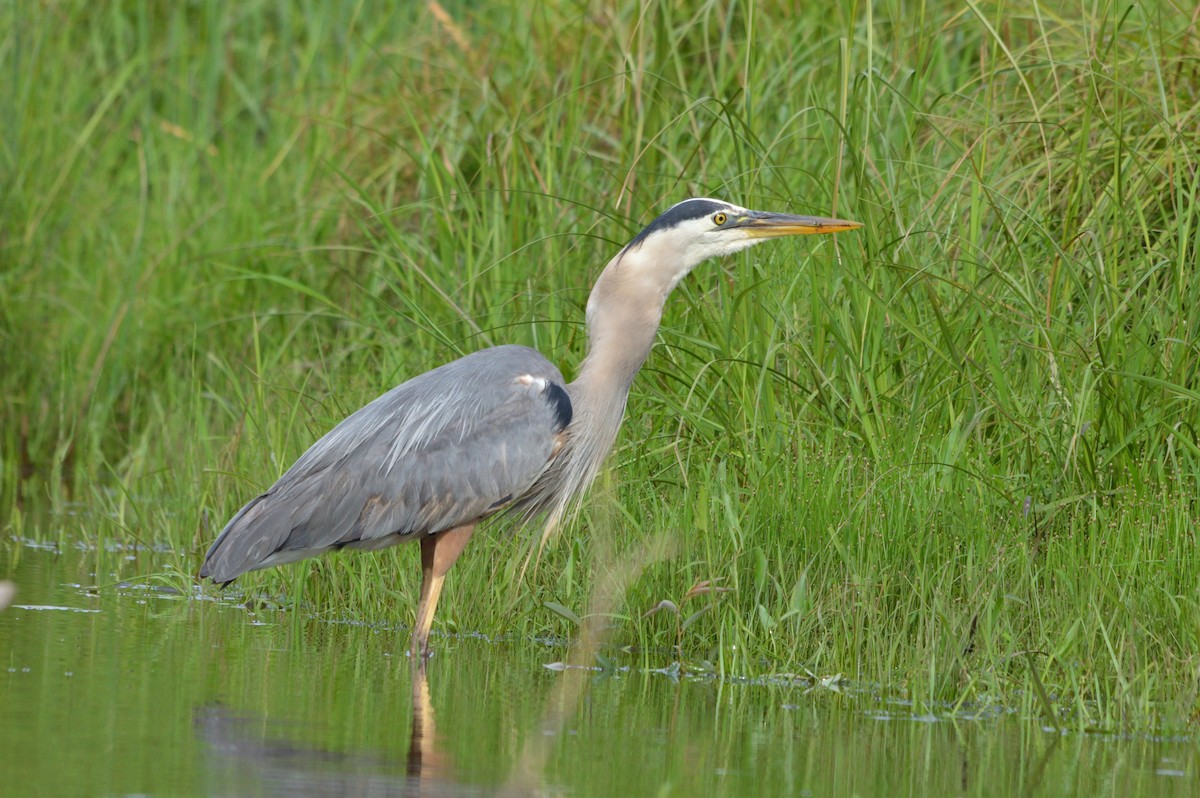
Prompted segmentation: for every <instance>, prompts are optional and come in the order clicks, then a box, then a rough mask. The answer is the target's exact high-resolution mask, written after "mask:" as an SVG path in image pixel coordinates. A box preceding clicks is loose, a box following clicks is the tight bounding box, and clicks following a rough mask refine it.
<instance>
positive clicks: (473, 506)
mask: <svg viewBox="0 0 1200 798" xmlns="http://www.w3.org/2000/svg"><path fill="white" fill-rule="evenodd" d="M563 386H564V380H563V377H562V374H561V373H560V372H559V370H558V369H557V368H556V367H555V366H554V364H552V363H550V362H549V361H548V360H546V358H544V357H543V356H542V355H541V354H539V353H538V352H537V351H535V350H533V349H529V348H528V347H524V346H512V345H507V346H497V347H492V348H491V349H484V350H481V351H479V352H475V353H473V354H470V355H467V356H465V357H462V358H459V359H458V360H455V361H452V362H450V363H447V364H445V365H444V366H441V367H439V368H436V369H434V370H432V371H428V372H426V373H424V374H421V375H420V376H417V377H414V378H412V379H411V380H408V381H407V382H405V383H402V384H401V385H399V386H397V387H395V388H393V389H392V390H390V391H388V392H387V393H385V394H383V395H382V396H380V397H379V398H378V399H376V400H375V401H373V402H371V403H370V404H368V405H366V406H365V407H363V408H362V409H360V410H358V411H357V412H355V413H354V414H352V415H351V416H349V417H348V418H346V419H345V420H344V421H342V422H341V423H340V424H338V425H337V426H336V427H334V428H333V429H332V430H330V431H329V432H328V433H327V434H326V435H325V436H324V437H323V438H321V439H320V440H318V441H317V442H316V443H314V444H313V445H312V446H311V447H310V448H309V450H308V451H307V452H305V453H304V454H303V455H301V457H300V459H299V460H297V461H296V463H295V465H293V466H292V467H291V468H290V469H288V471H287V472H286V473H285V474H284V475H283V476H281V477H280V478H279V480H278V481H277V482H276V483H275V484H274V485H272V486H271V487H270V488H269V489H268V490H267V491H266V492H265V493H263V494H262V495H261V496H258V497H257V498H255V499H253V500H251V501H250V502H249V503H248V504H247V505H246V506H245V507H243V508H242V509H241V511H240V512H238V513H237V515H235V516H234V517H233V519H232V520H230V522H229V523H228V524H227V525H226V526H225V529H224V530H223V531H222V532H221V534H220V536H219V537H218V538H217V539H216V541H215V542H214V543H213V544H212V546H211V547H210V548H209V550H208V554H207V555H206V557H205V561H204V565H203V566H202V567H201V569H200V576H201V577H211V578H212V579H213V580H214V581H217V582H229V581H230V580H232V579H234V578H236V577H237V576H239V575H241V574H243V573H245V572H247V571H251V570H254V569H257V568H266V567H269V566H272V565H278V564H281V563H285V562H292V561H294V560H298V559H303V558H305V557H311V556H314V555H316V554H320V553H323V552H325V551H329V550H331V549H338V548H342V547H350V548H363V549H376V548H384V547H386V546H389V545H393V544H395V543H401V542H403V541H404V540H405V539H407V538H410V537H412V536H420V535H430V534H436V533H437V532H441V531H443V530H446V529H452V528H454V527H456V526H459V525H461V524H463V523H465V522H467V521H471V520H474V519H478V518H482V517H485V516H487V515H490V514H492V513H495V512H497V511H498V510H501V509H503V508H504V507H505V506H507V505H508V504H509V503H510V502H511V501H513V499H514V498H516V497H519V496H521V495H523V494H524V493H525V492H526V491H527V490H528V489H529V487H530V486H531V485H532V484H533V483H534V482H535V481H536V480H537V478H538V476H540V475H541V474H542V473H543V472H544V471H545V470H546V467H547V466H548V465H549V463H550V462H551V461H552V459H553V457H554V456H555V455H556V454H557V453H558V451H559V450H560V449H561V447H562V442H563V439H562V434H563V431H564V430H565V429H566V428H567V425H568V424H569V423H570V421H571V404H570V399H569V398H568V396H567V394H566V391H565V389H564V387H563ZM363 464H369V467H366V468H364V467H362V466H363ZM347 466H352V467H347ZM531 509H532V508H531Z"/></svg>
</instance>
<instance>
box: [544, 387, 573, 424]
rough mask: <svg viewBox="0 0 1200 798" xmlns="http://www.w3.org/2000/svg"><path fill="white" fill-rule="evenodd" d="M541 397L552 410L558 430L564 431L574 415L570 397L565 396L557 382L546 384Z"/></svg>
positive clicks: (564, 391)
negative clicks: (544, 398)
mask: <svg viewBox="0 0 1200 798" xmlns="http://www.w3.org/2000/svg"><path fill="white" fill-rule="evenodd" d="M542 396H544V397H546V401H547V402H549V403H550V406H551V407H552V408H553V409H554V421H555V423H556V424H557V425H558V429H560V430H564V429H566V428H567V425H568V424H570V423H571V417H572V415H573V414H574V411H573V410H572V408H571V397H569V396H567V392H566V390H565V389H564V388H563V387H562V386H561V385H559V384H558V383H557V382H547V384H546V389H545V390H544V391H542Z"/></svg>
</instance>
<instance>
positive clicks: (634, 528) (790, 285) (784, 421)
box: [0, 0, 1200, 729]
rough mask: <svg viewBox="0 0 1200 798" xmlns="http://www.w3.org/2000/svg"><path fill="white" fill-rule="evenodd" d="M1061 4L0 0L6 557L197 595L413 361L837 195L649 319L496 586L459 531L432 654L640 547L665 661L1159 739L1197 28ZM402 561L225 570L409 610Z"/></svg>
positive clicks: (537, 611) (1183, 363)
mask: <svg viewBox="0 0 1200 798" xmlns="http://www.w3.org/2000/svg"><path fill="white" fill-rule="evenodd" d="M1049 5H1054V4H1044V3H1034V2H1029V1H1028V0H1015V1H1014V2H975V3H968V4H967V6H962V5H961V4H959V3H951V2H940V3H939V2H931V3H916V4H913V3H900V2H896V1H894V0H884V2H881V3H877V4H875V5H874V6H872V5H870V4H865V3H854V2H849V1H847V2H842V3H839V4H835V6H834V7H832V8H830V7H829V6H828V4H826V5H819V4H818V5H812V4H809V5H807V6H802V7H801V8H800V10H792V6H793V4H791V3H782V2H767V3H758V4H739V3H719V2H709V3H706V4H703V5H701V6H700V7H699V8H698V9H697V10H694V11H693V10H684V7H681V6H680V5H679V4H676V3H650V4H647V5H646V6H645V7H644V8H643V9H641V10H640V11H638V10H636V9H631V10H626V11H613V10H612V9H610V8H609V7H608V6H607V5H606V4H596V5H595V6H589V5H582V4H553V3H551V4H542V5H540V6H539V7H538V8H537V9H536V10H531V9H530V8H528V7H527V6H526V5H524V4H513V5H512V6H511V7H504V6H495V7H493V6H492V4H482V6H483V7H481V8H474V6H473V5H465V6H459V5H457V4H453V3H449V2H447V3H445V4H444V8H442V7H440V6H439V7H438V9H439V13H434V12H433V11H431V10H430V8H429V7H427V6H425V5H424V4H404V3H401V4H384V3H356V2H342V3H328V4H310V5H306V6H296V7H292V6H289V5H287V4H283V5H280V4H275V3H268V2H265V0H263V1H262V2H256V1H255V0H250V1H249V2H244V3H239V4H236V5H227V4H223V3H217V2H202V3H192V4H179V3H167V2H150V1H149V0H145V1H143V2H128V3H122V4H110V5H104V4H82V3H45V4H23V3H9V4H4V5H3V6H2V7H0V65H2V74H3V77H2V78H0V80H2V81H3V83H2V84H0V87H2V88H0V186H3V190H0V263H2V264H3V267H2V268H0V347H2V349H3V352H4V356H3V362H2V365H3V368H2V369H0V414H2V417H3V425H2V427H0V436H2V437H0V457H2V458H3V460H2V463H0V473H2V474H3V483H2V487H0V519H3V523H4V524H5V529H6V530H7V531H6V534H7V535H9V536H19V535H32V536H40V537H55V536H61V537H64V538H68V539H74V538H81V537H82V538H86V539H89V540H108V539H121V540H130V541H138V542H142V543H147V544H150V543H154V544H162V543H166V544H169V545H170V546H171V547H173V548H174V550H175V553H174V554H166V555H163V554H154V553H150V552H146V553H144V554H143V555H142V556H141V557H140V558H139V560H138V561H137V562H134V563H132V564H130V565H129V566H128V567H129V568H130V573H131V574H132V573H160V574H167V575H173V576H168V577H167V578H171V579H175V580H178V581H180V582H182V581H184V580H185V579H186V578H187V575H188V574H193V573H194V572H195V571H196V570H197V568H198V565H199V561H200V557H201V555H202V552H203V550H204V547H205V545H206V544H207V542H208V541H210V540H211V538H212V537H213V536H214V535H215V533H216V532H217V531H218V530H219V529H220V527H221V525H222V524H223V522H224V520H225V519H226V518H227V517H228V516H229V515H231V514H232V513H233V512H234V511H235V510H236V509H237V508H238V507H239V506H240V504H241V503H242V502H244V501H245V500H247V499H249V498H250V497H252V496H253V495H255V493H256V491H258V490H260V489H261V488H264V487H265V486H267V485H269V484H270V483H271V482H272V481H273V480H274V479H275V478H276V477H277V476H278V475H279V474H280V473H282V471H283V470H284V469H285V468H286V467H287V466H288V465H289V464H290V463H291V462H292V461H293V459H294V458H295V457H296V456H298V455H299V454H300V453H301V452H302V451H303V450H304V449H305V448H306V447H307V446H308V445H309V444H310V443H311V442H312V441H313V440H315V439H316V438H317V437H318V436H319V435H320V434H321V433H323V432H324V431H325V430H327V429H328V428H329V427H331V426H332V425H333V424H334V423H336V422H337V421H338V420H340V419H341V418H342V417H344V416H345V415H346V414H347V413H349V412H350V411H352V410H354V409H356V408H357V407H359V406H360V405H362V404H363V403H365V402H366V401H368V400H370V399H371V398H373V397H374V396H376V395H377V394H378V393H380V392H381V391H382V390H384V389H386V388H388V387H390V386H392V385H393V384H396V383H397V382H399V381H401V380H403V379H404V378H405V377H406V376H409V375H412V374H415V373H417V372H419V371H421V370H424V369H427V368H429V367H432V366H434V365H436V364H438V363H441V362H443V361H445V360H447V359H449V358H451V357H454V356H456V355H458V354H461V353H465V352H469V351H473V350H475V349H477V348H480V347H483V346H486V345H490V344H494V343H500V342H519V343H526V344H530V345H534V346H537V347H539V348H540V349H541V350H542V351H543V352H545V353H546V354H547V355H549V356H550V357H551V358H553V359H555V360H556V361H558V362H559V363H561V364H562V366H563V369H564V371H565V372H566V373H567V374H568V376H570V375H571V374H573V372H574V369H575V368H576V366H577V365H578V363H579V361H580V359H581V357H582V355H583V349H584V344H585V336H584V330H583V328H582V319H583V304H584V302H585V301H586V297H587V292H588V289H589V286H590V283H591V281H592V279H593V278H594V277H595V276H596V274H597V273H598V271H599V269H600V267H601V266H602V265H603V264H604V262H605V261H606V260H607V259H608V257H610V255H611V254H612V252H613V251H614V250H615V248H616V247H618V246H620V245H621V244H623V243H624V242H625V241H626V240H627V239H628V238H629V237H630V236H631V235H632V234H633V233H635V232H636V231H637V230H638V229H639V227H640V226H641V225H642V224H644V223H645V222H647V221H649V219H651V218H652V217H653V216H654V215H655V213H656V212H657V211H658V210H661V209H662V208H664V207H665V206H666V205H668V204H670V203H671V202H674V201H676V200H678V199H680V198H683V197H685V196H689V195H694V194H701V195H713V196H720V197H724V198H728V199H731V200H734V201H737V202H740V203H742V204H746V205H750V206H751V207H760V208H765V209H775V210H791V211H796V212H808V213H819V214H836V215H839V216H843V217H848V218H852V219H857V220H859V221H861V222H863V223H864V225H865V226H864V228H863V229H862V230H860V231H857V232H855V233H850V234H843V235H841V236H839V237H837V238H836V240H834V239H826V238H822V239H814V240H802V241H797V242H788V243H781V244H776V245H770V246H763V247H760V248H757V249H755V250H754V251H753V252H751V253H748V254H746V255H742V256H739V257H738V258H735V259H731V260H729V261H728V262H723V263H720V264H708V265H706V266H704V267H702V268H701V269H700V270H698V271H697V273H696V274H694V275H693V276H692V277H691V278H689V280H687V281H686V282H685V283H684V284H683V285H682V286H681V287H680V288H679V289H678V290H677V292H676V294H675V295H674V296H673V297H672V300H671V302H669V304H668V310H667V314H666V318H665V319H664V323H663V327H662V331H661V335H660V341H659V344H658V346H657V348H656V350H655V352H654V354H653V355H652V357H651V359H650V361H649V362H648V364H647V367H646V368H645V370H644V372H643V373H642V375H641V376H640V377H639V379H638V381H637V383H636V384H635V387H634V393H633V396H632V397H631V400H630V406H629V415H628V420H627V422H626V426H625V428H624V430H623V432H622V436H621V439H620V444H619V448H618V450H617V452H616V453H615V454H614V456H613V465H614V468H613V469H612V471H613V473H612V477H611V484H610V485H609V486H608V488H607V489H604V490H599V491H597V494H598V497H597V499H596V500H595V501H593V502H592V503H591V505H590V506H589V508H588V509H587V511H586V512H585V514H584V516H583V517H582V518H581V519H580V520H579V521H578V522H577V523H576V524H574V525H573V526H572V527H570V528H569V529H567V530H566V531H565V533H564V534H562V535H560V536H559V537H557V538H556V539H554V540H553V541H552V542H551V545H550V546H549V547H548V548H547V550H546V551H545V552H544V553H543V555H542V557H541V560H540V563H539V565H538V567H536V568H535V569H532V570H531V571H530V572H529V573H528V574H526V578H525V579H524V580H523V581H521V582H518V579H517V575H518V574H519V573H520V570H521V565H522V563H523V562H524V554H525V552H526V550H527V546H528V541H527V540H526V539H524V538H521V537H514V536H513V535H510V534H508V533H506V532H505V531H504V530H502V529H500V528H495V527H494V528H493V529H492V531H491V533H490V534H485V535H483V536H480V537H479V538H478V539H477V540H476V542H475V543H474V544H473V546H472V551H471V552H470V553H469V554H468V555H467V556H466V557H465V558H464V560H463V561H462V562H461V563H460V564H459V565H458V566H457V567H456V568H455V571H454V574H453V576H452V578H451V580H449V584H448V588H447V593H446V596H445V598H444V600H443V603H442V608H441V610H440V613H439V619H438V627H439V628H441V629H448V630H456V629H457V630H479V631H483V632H485V633H512V634H517V635H529V634H559V635H569V634H572V633H573V632H574V630H575V625H574V623H573V622H572V620H571V619H570V617H569V615H570V614H576V615H581V614H583V613H585V612H586V608H587V607H588V605H589V596H590V595H591V593H592V592H593V590H595V589H596V587H597V584H598V582H599V579H598V577H597V572H598V571H601V570H604V569H608V568H613V567H617V566H615V565H614V563H617V564H619V563H621V562H622V561H623V558H624V559H625V560H628V559H634V558H644V559H645V560H646V562H645V568H644V570H642V571H641V574H640V576H639V577H638V578H637V579H636V580H634V581H633V582H632V583H631V584H629V585H628V586H627V587H628V589H627V591H626V592H625V596H624V600H623V602H621V603H620V604H619V605H618V609H617V610H616V612H615V618H614V621H613V622H614V628H613V629H612V630H611V634H612V640H613V642H615V643H618V644H630V645H634V646H636V647H637V648H636V650H637V651H638V652H640V656H641V657H642V659H643V660H644V661H645V662H646V663H647V664H650V665H653V666H655V667H661V666H662V665H663V664H666V663H667V662H669V661H670V659H671V657H672V656H673V653H672V649H673V647H675V646H676V645H677V644H678V645H680V647H681V649H682V653H683V656H684V659H685V661H686V662H687V663H689V664H692V665H702V664H703V663H711V665H712V666H713V667H714V668H717V669H720V670H721V671H722V672H724V673H730V674H740V675H763V674H770V673H787V672H800V671H801V670H802V669H805V668H807V669H809V670H811V671H813V672H814V673H818V674H833V673H838V672H840V673H843V674H845V675H846V676H847V677H851V678H855V679H864V680H868V681H872V682H878V683H882V684H884V685H886V686H887V687H888V689H892V690H896V691H899V692H902V693H904V694H906V695H908V696H910V697H912V698H913V699H915V700H917V701H919V702H950V703H956V702H964V701H967V702H974V701H997V702H1002V703H1006V704H1009V705H1019V706H1022V707H1023V708H1025V709H1026V710H1027V711H1028V712H1029V713H1030V714H1045V713H1048V712H1054V713H1056V715H1057V716H1058V718H1057V720H1056V722H1060V723H1063V724H1067V725H1072V726H1078V727H1096V728H1105V729H1128V728H1167V727H1178V726H1179V725H1182V724H1185V723H1189V722H1190V721H1191V719H1192V718H1193V717H1194V715H1195V713H1196V712H1197V711H1200V706H1198V705H1197V694H1198V691H1200V685H1198V684H1197V681H1196V673H1197V669H1198V668H1200V659H1198V656H1200V655H1198V654H1197V652H1198V651H1200V594H1198V593H1197V578H1198V574H1200V557H1198V555H1197V547H1196V537H1195V535H1196V533H1195V529H1196V521H1197V518H1196V516H1197V506H1196V496H1197V495H1198V488H1200V486H1198V484H1197V483H1198V477H1200V368H1198V365H1197V364H1198V360H1200V346H1198V342H1200V331H1198V330H1197V327H1198V326H1200V325H1197V323H1196V322H1195V321H1194V320H1193V309H1194V308H1196V307H1197V306H1200V277H1197V274H1196V269H1195V266H1196V262H1197V257H1198V249H1200V247H1198V243H1200V232H1198V231H1200V211H1198V209H1197V196H1198V194H1200V136H1198V134H1197V130H1198V129H1200V117H1198V114H1197V108H1198V102H1200V60H1198V57H1197V53H1198V52H1200V29H1198V27H1197V21H1196V19H1195V16H1194V14H1190V12H1188V11H1187V9H1185V8H1184V7H1183V6H1181V5H1178V4H1173V3H1170V2H1162V3H1154V2H1150V3H1144V4H1141V5H1122V4H1118V3H1114V2H1111V0H1098V2H1089V3H1068V4H1067V5H1066V6H1065V7H1064V8H1062V9H1061V10H1053V9H1051V8H1048V7H1047V6H1049ZM1056 8H1057V7H1056ZM659 542H665V550H664V546H660V545H658V544H659ZM417 576H418V574H417V568H416V566H415V553H414V552H412V551H410V550H409V549H408V548H406V547H402V548H401V549H398V550H395V551H392V552H387V553H384V554H382V555H379V556H338V557H334V558H328V559H324V560H319V561H310V562H308V563H305V564H300V565H296V566H291V567H288V568H285V569H279V570H276V571H271V572H267V573H263V574H261V575H256V576H254V577H251V578H249V579H247V580H245V583H246V584H245V587H246V589H248V590H254V591H258V590H262V591H264V592H266V593H268V594H271V595H287V596H297V595H302V596H303V599H304V601H305V602H307V603H308V605H309V606H310V607H311V609H312V611H315V612H318V613H330V614H336V615H347V614H352V615H361V616H368V617H375V618H378V617H387V618H393V619H397V620H403V621H407V619H408V618H409V617H410V614H411V612H412V606H413V605H414V604H415V593H416V586H417ZM705 580H712V581H713V582H714V583H716V584H718V585H720V586H722V587H726V588H732V590H730V591H728V592H721V593H715V592H707V593H702V594H701V595H699V596H693V597H692V598H689V599H688V600H687V601H683V597H684V596H685V595H686V594H687V592H688V590H689V588H690V587H692V586H693V585H694V584H696V583H699V582H703V581H705ZM663 599H670V600H672V601H674V602H676V603H677V604H679V606H680V608H681V612H682V614H681V615H680V616H678V617H676V616H675V615H674V614H672V613H670V612H659V613H656V614H653V615H651V616H645V613H646V612H647V611H648V610H650V609H651V608H653V607H654V606H656V605H657V604H659V602H660V601H662V600H663ZM547 602H550V603H553V604H554V605H557V606H560V607H563V608H566V609H567V610H569V613H568V614H563V613H560V612H555V611H552V609H550V608H548V607H547V606H546V604H547ZM706 606H707V607H709V609H708V610H707V611H706V612H703V613H702V614H700V615H698V616H695V617H693V613H694V612H696V611H697V610H700V609H701V608H703V607H706ZM684 620H690V623H687V625H686V628H684V623H683V621H684ZM398 646H402V641H401V642H399V643H398ZM1043 688H1044V690H1043ZM1043 694H1044V695H1045V700H1044V701H1043V700H1041V699H1039V696H1040V695H1043Z"/></svg>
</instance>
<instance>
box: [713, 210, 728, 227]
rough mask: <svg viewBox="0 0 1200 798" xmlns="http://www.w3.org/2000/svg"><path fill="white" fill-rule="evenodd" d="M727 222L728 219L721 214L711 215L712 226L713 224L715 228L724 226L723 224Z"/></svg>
mask: <svg viewBox="0 0 1200 798" xmlns="http://www.w3.org/2000/svg"><path fill="white" fill-rule="evenodd" d="M728 220H729V217H728V216H726V215H725V214H723V213H714V214H713V224H715V225H716V226H717V227H720V226H721V225H723V224H725V222H727V221H728Z"/></svg>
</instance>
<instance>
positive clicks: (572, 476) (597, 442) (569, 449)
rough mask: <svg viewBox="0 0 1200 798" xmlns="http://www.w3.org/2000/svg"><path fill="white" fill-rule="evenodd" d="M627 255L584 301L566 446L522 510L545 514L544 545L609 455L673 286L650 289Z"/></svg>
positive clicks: (645, 275)
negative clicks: (584, 333)
mask: <svg viewBox="0 0 1200 798" xmlns="http://www.w3.org/2000/svg"><path fill="white" fill-rule="evenodd" d="M637 254H638V255H642V254H643V253H637ZM630 255H631V253H628V252H623V253H622V254H620V255H617V257H615V258H613V259H612V261H610V262H609V264H608V266H607V267H606V268H605V269H604V271H603V272H602V273H601V275H600V278H599V279H598V280H597V281H596V285H595V287H594V288H593V289H592V294H591V296H590V297H589V299H588V305H587V325H588V353H587V356H586V357H585V358H584V360H583V364H582V365H581V366H580V368H579V374H578V376H577V377H576V379H575V381H574V382H572V383H570V384H569V385H567V386H566V388H567V395H568V396H570V397H571V410H572V418H571V425H570V427H568V429H567V436H568V437H567V442H566V445H565V446H564V447H563V450H562V452H560V453H559V455H558V457H557V458H556V459H555V461H554V463H553V464H552V465H551V466H550V468H549V469H548V470H547V471H546V473H545V474H543V476H542V478H541V479H539V480H538V483H537V485H536V486H535V487H534V490H533V491H532V494H533V495H532V496H531V497H530V500H529V502H528V505H527V507H528V509H527V510H526V512H525V515H526V518H529V517H531V516H533V515H537V514H539V513H541V512H547V513H548V518H547V524H546V530H545V532H544V533H543V537H542V539H543V541H545V539H546V538H547V537H548V536H549V535H550V534H551V533H552V532H553V531H554V529H555V528H556V527H557V526H558V524H559V523H561V522H562V520H563V518H564V517H565V516H566V515H567V514H568V513H569V512H570V511H571V510H572V509H573V508H574V507H575V505H576V504H577V502H578V500H579V498H580V497H581V495H582V494H583V492H584V490H586V489H587V487H588V485H590V484H591V483H592V480H594V479H595V478H596V475H597V474H598V473H599V472H600V469H601V467H602V466H603V465H604V461H605V459H606V458H607V457H608V454H609V452H610V451H611V450H612V447H613V444H614V443H615V442H616V439H617V433H618V431H620V429H621V421H622V420H623V419H624V416H625V403H626V401H627V400H628V398H629V388H630V386H631V385H632V384H633V380H634V378H635V377H636V376H637V373H638V371H639V370H640V369H641V367H642V364H643V363H645V362H646V358H647V357H649V356H650V350H651V348H652V347H653V346H654V337H655V335H656V334H657V332H658V325H659V322H660V321H662V312H663V303H664V302H665V300H666V298H667V294H669V293H670V291H671V289H672V288H673V287H674V283H675V282H676V281H675V280H672V281H671V282H670V284H669V285H664V284H655V282H654V281H653V280H652V279H650V278H652V277H653V274H654V273H653V271H651V270H648V269H646V268H644V267H643V264H641V263H640V262H639V260H640V259H637V258H634V257H631V256H630Z"/></svg>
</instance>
